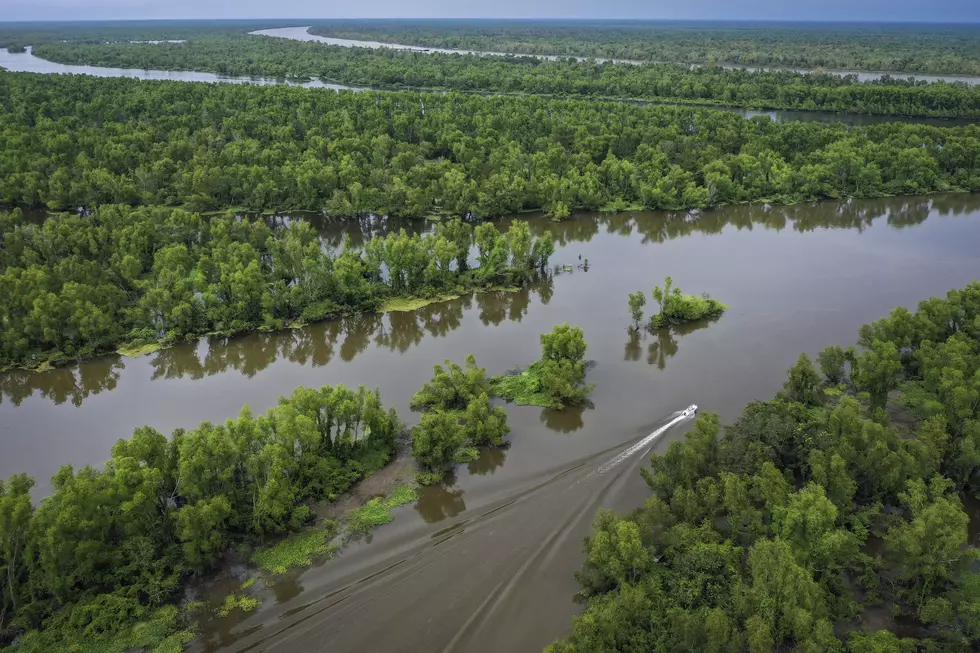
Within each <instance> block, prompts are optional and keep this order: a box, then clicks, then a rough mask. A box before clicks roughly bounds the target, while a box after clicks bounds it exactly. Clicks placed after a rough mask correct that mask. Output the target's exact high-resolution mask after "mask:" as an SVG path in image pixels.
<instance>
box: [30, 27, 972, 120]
mask: <svg viewBox="0 0 980 653" xmlns="http://www.w3.org/2000/svg"><path fill="white" fill-rule="evenodd" d="M34 53H35V54H36V55H38V56H40V57H42V58H45V59H49V60H52V61H57V62H59V63H67V64H85V65H99V66H110V67H124V68H138V69H144V68H151V69H165V70H200V71H208V72H215V73H219V74H224V75H235V76H260V77H272V78H280V79H282V78H285V79H295V80H304V81H305V80H309V79H322V80H324V81H327V82H332V83H338V84H346V85H352V86H356V87H365V86H369V87H378V88H382V89H393V88H394V89H397V88H409V89H431V90H453V91H466V92H479V93H510V94H533V95H554V96H562V97H594V98H603V97H605V98H623V99H645V100H652V101H656V102H683V103H693V104H707V105H712V104H715V105H724V106H746V107H757V108H776V109H804V110H822V111H833V112H846V113H864V114H884V115H904V116H937V117H947V118H949V117H974V118H976V117H980V108H978V107H980V85H967V84H964V83H949V82H936V83H927V82H924V81H918V82H916V81H910V80H908V79H897V78H891V77H887V76H886V77H884V78H882V79H879V80H875V81H869V82H861V81H859V80H858V78H857V77H856V76H853V75H851V76H840V75H834V74H823V73H819V72H811V73H798V72H793V71H752V70H737V69H727V68H722V67H718V66H701V67H693V68H692V67H690V66H688V65H678V64H669V63H667V64H664V63H644V64H639V65H635V64H626V63H597V62H595V61H575V60H573V59H562V60H557V61H544V60H541V59H537V58H532V57H484V56H476V55H458V54H439V53H418V52H407V51H400V50H391V49H380V50H374V49H370V48H347V47H340V46H333V45H325V44H322V43H313V42H298V41H292V40H289V39H283V38H271V37H266V36H248V35H217V36H206V37H202V38H196V39H192V40H189V41H187V42H186V43H152V44H148V43H129V42H113V43H99V42H96V43H79V42H71V41H70V42H64V41H48V42H42V43H40V44H39V45H37V46H35V48H34Z"/></svg>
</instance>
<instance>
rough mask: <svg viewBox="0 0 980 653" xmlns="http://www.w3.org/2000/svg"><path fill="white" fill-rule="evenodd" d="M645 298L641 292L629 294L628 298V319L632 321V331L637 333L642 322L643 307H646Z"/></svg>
mask: <svg viewBox="0 0 980 653" xmlns="http://www.w3.org/2000/svg"><path fill="white" fill-rule="evenodd" d="M646 303H647V297H646V294H645V293H644V292H643V291H642V290H637V291H636V292H634V293H630V296H629V308H630V318H632V320H633V327H632V328H633V330H634V331H638V330H639V329H640V322H642V321H643V307H644V306H646Z"/></svg>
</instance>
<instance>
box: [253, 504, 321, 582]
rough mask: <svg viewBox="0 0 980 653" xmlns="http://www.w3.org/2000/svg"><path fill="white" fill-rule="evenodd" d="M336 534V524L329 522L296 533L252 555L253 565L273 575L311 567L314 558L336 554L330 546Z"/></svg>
mask: <svg viewBox="0 0 980 653" xmlns="http://www.w3.org/2000/svg"><path fill="white" fill-rule="evenodd" d="M336 532H337V525H336V523H334V522H332V521H329V520H328V521H326V522H324V525H323V526H321V527H320V528H315V529H312V530H308V531H304V532H302V533H296V534H295V535H290V536H289V537H286V538H283V539H281V540H279V541H278V542H276V543H275V544H270V545H268V546H264V547H262V548H261V549H259V550H258V551H256V552H255V553H254V554H252V564H254V565H255V566H256V567H258V568H259V569H261V570H262V571H267V572H269V573H272V574H283V573H286V571H287V570H288V569H292V568H294V567H306V566H309V565H310V564H311V561H312V558H313V557H314V556H320V555H331V554H332V553H333V552H334V550H335V547H332V546H331V545H330V540H331V539H332V538H333V536H334V535H335V534H336ZM243 587H244V586H243Z"/></svg>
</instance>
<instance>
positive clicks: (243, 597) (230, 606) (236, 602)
mask: <svg viewBox="0 0 980 653" xmlns="http://www.w3.org/2000/svg"><path fill="white" fill-rule="evenodd" d="M259 603H260V601H259V600H258V599H257V598H255V597H254V596H249V595H247V594H238V593H236V592H232V593H231V594H229V595H228V596H226V597H225V600H224V601H223V602H222V604H221V607H219V608H218V610H217V612H216V613H217V615H218V616H219V617H227V616H228V615H229V614H231V613H232V611H233V610H235V609H236V608H237V609H240V610H242V611H243V612H252V611H253V610H255V609H256V608H257V607H259Z"/></svg>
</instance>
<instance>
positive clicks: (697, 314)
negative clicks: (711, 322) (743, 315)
mask: <svg viewBox="0 0 980 653" xmlns="http://www.w3.org/2000/svg"><path fill="white" fill-rule="evenodd" d="M652 294H653V299H654V300H655V301H656V302H657V305H658V306H659V307H660V312H659V313H657V314H656V315H654V316H653V317H652V318H651V320H650V328H651V329H662V328H664V327H668V326H670V325H672V324H683V323H685V322H694V321H696V320H704V319H707V318H712V317H717V316H718V315H721V314H722V313H724V312H725V311H726V310H727V309H728V308H729V307H728V305H727V304H722V303H721V302H719V301H718V300H716V299H712V298H711V297H709V296H708V295H706V294H705V295H701V296H700V297H698V296H696V295H684V294H681V289H680V288H678V287H676V286H674V280H673V279H671V278H670V277H667V278H666V279H664V287H663V288H661V287H660V286H654V287H653V293H652Z"/></svg>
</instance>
